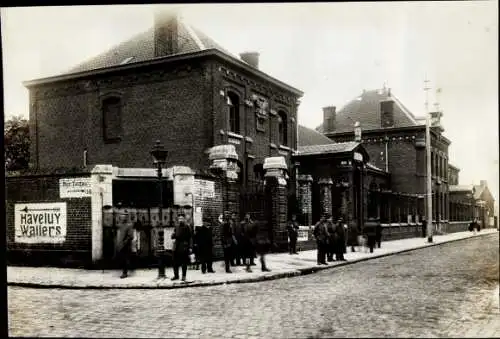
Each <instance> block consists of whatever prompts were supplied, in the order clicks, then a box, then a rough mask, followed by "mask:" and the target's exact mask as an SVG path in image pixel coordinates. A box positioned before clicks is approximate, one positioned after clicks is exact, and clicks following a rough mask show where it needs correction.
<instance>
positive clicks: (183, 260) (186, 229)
mask: <svg viewBox="0 0 500 339" xmlns="http://www.w3.org/2000/svg"><path fill="white" fill-rule="evenodd" d="M177 220H178V225H177V226H176V227H175V229H174V233H172V239H174V250H173V254H174V256H173V259H174V277H173V278H172V280H178V279H179V266H181V267H182V281H186V273H187V265H188V263H189V253H190V251H191V250H192V239H193V233H192V230H191V227H190V226H189V225H188V224H187V223H186V219H185V215H184V214H183V213H180V214H179V216H178V219H177Z"/></svg>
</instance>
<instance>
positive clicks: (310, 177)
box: [297, 174, 313, 182]
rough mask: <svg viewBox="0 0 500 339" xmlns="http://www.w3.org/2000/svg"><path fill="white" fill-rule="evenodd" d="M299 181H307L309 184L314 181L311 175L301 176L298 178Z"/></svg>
mask: <svg viewBox="0 0 500 339" xmlns="http://www.w3.org/2000/svg"><path fill="white" fill-rule="evenodd" d="M297 180H298V181H307V182H312V181H313V178H312V176H311V175H310V174H300V175H299V176H298V177H297Z"/></svg>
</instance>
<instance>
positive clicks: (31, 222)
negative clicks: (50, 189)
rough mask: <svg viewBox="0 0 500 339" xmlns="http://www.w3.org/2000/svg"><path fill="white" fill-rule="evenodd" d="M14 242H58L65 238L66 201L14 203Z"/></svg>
mask: <svg viewBox="0 0 500 339" xmlns="http://www.w3.org/2000/svg"><path fill="white" fill-rule="evenodd" d="M15 231H16V232H15V236H16V237H15V242H18V243H25V244H39V243H46V244H47V243H48V244H58V243H63V242H64V241H65V240H66V203H65V202H53V203H37V204H16V205H15Z"/></svg>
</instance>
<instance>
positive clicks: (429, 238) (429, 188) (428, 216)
mask: <svg viewBox="0 0 500 339" xmlns="http://www.w3.org/2000/svg"><path fill="white" fill-rule="evenodd" d="M424 84H425V86H424V91H425V149H426V152H427V154H426V155H427V157H426V158H427V161H426V166H427V171H426V186H427V190H426V191H427V194H426V197H427V206H426V207H427V208H426V220H427V242H429V243H431V242H432V231H433V225H432V167H431V121H430V113H429V97H428V91H429V89H430V87H429V85H428V84H429V80H427V76H426V77H425V81H424Z"/></svg>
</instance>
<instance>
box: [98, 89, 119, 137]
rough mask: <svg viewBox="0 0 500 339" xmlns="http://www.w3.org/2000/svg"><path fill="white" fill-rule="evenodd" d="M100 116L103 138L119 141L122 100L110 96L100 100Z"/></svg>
mask: <svg viewBox="0 0 500 339" xmlns="http://www.w3.org/2000/svg"><path fill="white" fill-rule="evenodd" d="M102 118H103V134H104V140H105V141H107V142H115V141H119V140H120V138H121V136H122V101H121V99H120V98H119V97H116V96H112V97H108V98H106V99H104V100H103V101H102Z"/></svg>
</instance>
